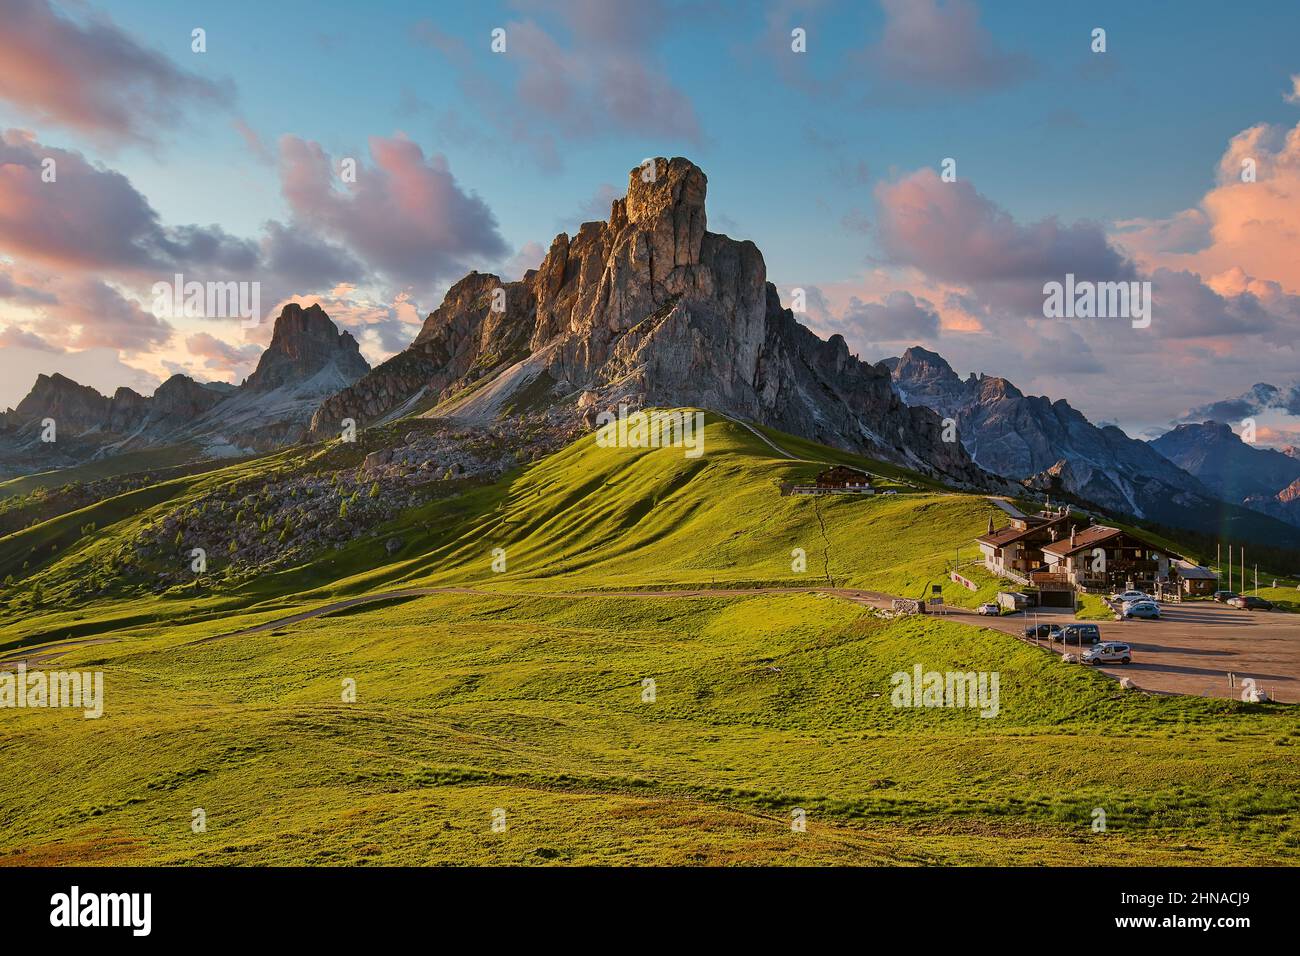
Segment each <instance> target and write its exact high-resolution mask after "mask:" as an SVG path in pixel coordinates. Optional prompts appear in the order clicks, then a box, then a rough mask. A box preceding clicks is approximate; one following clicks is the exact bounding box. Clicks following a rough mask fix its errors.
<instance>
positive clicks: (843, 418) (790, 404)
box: [313, 158, 990, 483]
mask: <svg viewBox="0 0 1300 956" xmlns="http://www.w3.org/2000/svg"><path fill="white" fill-rule="evenodd" d="M648 173H649V169H642V168H640V167H638V168H637V169H634V170H632V171H631V173H630V175H629V186H628V193H627V197H626V198H624V199H618V200H615V201H614V203H613V206H612V208H611V211H610V217H609V220H608V221H607V222H588V223H583V225H582V226H581V228H580V229H579V230H578V233H577V234H576V235H575V236H572V237H570V236H568V235H566V234H561V235H559V236H557V237H556V238H555V240H554V241H553V242H552V243H551V247H550V250H549V251H548V252H547V254H546V257H545V258H544V259H543V260H542V262H541V264H540V265H539V266H538V268H537V269H535V270H532V271H530V272H529V273H528V274H527V275H526V276H525V277H524V279H523V281H521V282H517V283H502V282H501V281H500V280H499V279H497V278H496V277H495V276H485V275H479V274H477V273H474V274H471V275H470V276H467V277H466V278H465V279H462V280H461V281H460V282H458V283H457V284H456V285H455V286H453V287H452V289H451V290H450V291H449V292H448V294H447V298H446V300H444V302H443V304H442V306H441V307H440V308H439V309H438V310H437V311H436V312H434V313H433V314H432V315H430V316H429V318H428V319H427V320H426V322H425V325H424V327H423V329H422V330H421V332H420V334H419V336H418V337H417V338H416V340H415V342H414V343H413V344H412V345H411V347H410V348H409V349H407V350H406V351H405V352H403V353H401V354H399V355H397V356H395V357H394V358H392V359H390V360H389V361H388V362H385V363H384V364H382V365H380V366H379V367H378V368H376V369H375V370H374V371H373V372H371V373H370V374H369V375H367V376H365V377H364V378H363V379H362V380H361V381H359V382H358V383H357V384H356V385H355V386H353V387H352V388H350V389H347V390H345V391H344V392H342V393H340V394H339V395H336V396H334V397H333V398H331V399H330V400H328V401H327V402H325V403H324V404H323V405H322V407H321V409H320V410H319V411H318V412H317V414H316V416H315V418H314V419H313V431H314V432H315V433H317V434H320V435H325V434H328V433H329V432H331V431H333V430H334V429H336V428H337V427H338V422H339V421H340V420H342V419H344V418H353V419H356V420H357V421H358V422H359V423H369V422H374V421H377V420H383V419H385V418H391V417H395V416H396V415H397V414H399V413H406V412H409V411H410V410H411V408H412V403H413V401H419V402H422V403H423V405H424V407H432V406H434V405H437V404H438V403H439V402H444V403H446V404H444V405H443V408H442V411H443V412H449V413H450V414H453V415H457V416H463V417H466V418H471V419H472V418H473V417H474V416H475V415H488V414H495V413H496V412H497V411H498V410H499V409H500V408H501V407H502V403H503V401H504V400H503V398H502V393H503V392H506V391H509V390H510V389H515V390H516V391H518V390H519V389H522V388H523V387H524V386H525V385H530V386H531V385H533V384H534V383H536V382H538V381H542V382H548V381H549V382H552V383H554V384H553V386H552V387H551V389H550V399H551V400H552V401H557V402H572V403H573V405H574V408H575V412H576V410H577V403H578V400H579V398H581V399H582V402H583V406H584V408H586V409H587V410H588V411H590V410H591V409H594V408H596V407H598V406H599V407H606V408H608V407H611V406H613V405H616V404H618V403H620V402H624V401H626V402H627V403H628V404H629V405H632V406H633V407H637V406H698V407H703V408H710V409H714V410H717V411H721V412H725V413H727V414H732V415H737V416H741V417H744V418H747V419H751V420H753V421H756V422H759V423H761V424H766V425H771V426H773V427H776V428H780V429H783V430H786V431H790V432H793V433H795V434H800V435H804V436H806V437H809V438H813V439H816V440H817V441H821V442H824V443H826V444H830V445H834V446H837V447H841V448H845V449H849V450H853V451H860V452H865V453H868V454H871V455H875V456H879V457H884V458H888V459H890V460H893V461H898V462H901V463H904V464H907V465H909V466H911V467H914V468H918V469H921V470H924V471H935V472H937V473H942V474H943V475H945V476H946V477H948V478H949V479H951V480H955V481H961V482H969V483H986V482H988V481H989V480H990V476H988V475H986V474H984V473H982V472H981V471H980V470H979V469H978V468H976V467H974V466H973V464H972V463H971V461H970V459H969V456H968V455H967V454H966V452H965V450H964V449H962V448H961V446H960V445H958V444H957V443H944V442H942V441H941V440H940V438H941V427H940V423H939V420H938V418H937V417H936V416H935V415H934V414H933V413H932V412H931V411H929V410H928V409H922V408H913V409H910V408H908V407H907V406H906V405H905V404H904V403H903V402H902V401H900V399H899V397H898V396H897V395H896V394H895V393H894V390H893V388H892V387H891V385H890V379H889V372H888V370H887V369H885V368H883V367H879V368H878V367H873V366H871V365H869V364H867V363H865V362H862V361H860V360H859V359H857V358H855V357H854V356H852V355H850V354H849V351H848V348H847V346H846V345H845V343H844V340H843V339H842V338H840V337H838V336H836V337H833V338H832V339H831V340H830V341H828V342H827V341H822V340H821V339H819V338H818V337H817V336H815V335H814V334H813V333H812V332H810V331H809V330H808V329H806V328H804V327H803V326H801V325H799V324H798V323H797V322H796V321H795V319H794V316H793V315H792V314H791V313H790V311H789V310H786V309H783V308H781V304H780V300H779V297H778V296H777V293H776V289H775V287H774V286H772V285H771V284H770V283H769V282H768V281H767V269H766V265H765V263H764V261H763V256H762V253H761V252H759V250H758V248H757V247H756V246H755V245H754V244H753V243H752V242H742V241H737V240H733V239H730V238H728V237H726V236H722V235H718V234H716V233H711V232H709V231H708V230H707V217H706V212H705V196H706V192H707V186H708V181H707V179H706V177H705V175H704V173H703V172H702V171H701V170H700V169H699V168H698V167H697V166H695V165H694V164H693V163H691V162H690V161H688V160H685V159H681V158H675V159H671V160H668V159H662V158H661V159H657V160H655V163H654V166H653V176H651V175H648ZM498 289H499V290H502V291H503V292H504V297H505V310H504V311H502V312H492V311H491V302H492V296H493V293H494V291H495V290H498ZM543 373H544V375H545V377H542V376H543ZM485 378H491V379H493V380H494V381H493V382H492V383H491V384H490V385H487V386H485V387H484V388H482V389H481V390H480V391H479V392H478V393H476V394H471V395H470V396H469V397H468V398H466V399H465V400H463V401H459V400H458V399H457V398H456V396H457V395H458V393H463V392H465V390H466V389H468V388H469V387H470V386H471V385H474V384H475V383H476V382H478V381H479V380H480V379H485ZM480 396H481V397H480Z"/></svg>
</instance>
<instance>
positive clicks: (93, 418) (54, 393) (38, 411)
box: [10, 372, 135, 432]
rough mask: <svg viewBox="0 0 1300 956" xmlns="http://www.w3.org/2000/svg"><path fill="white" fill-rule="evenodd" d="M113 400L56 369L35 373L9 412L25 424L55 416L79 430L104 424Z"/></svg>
mask: <svg viewBox="0 0 1300 956" xmlns="http://www.w3.org/2000/svg"><path fill="white" fill-rule="evenodd" d="M127 391H129V389H128V390H127ZM131 394H133V395H134V394H135V393H134V392H132V393H131ZM111 404H112V403H111V400H110V399H108V398H105V397H104V396H103V395H101V394H99V392H97V391H95V390H94V389H93V388H91V387H90V386H89V385H79V384H78V383H76V382H74V381H73V380H72V379H70V378H68V377H67V376H65V375H61V374H59V373H58V372H55V373H54V374H53V375H38V376H36V384H35V385H33V386H32V390H31V391H30V392H28V393H27V396H26V397H25V398H24V399H23V400H22V401H21V402H19V403H18V407H17V408H15V409H14V410H13V412H12V413H10V415H11V417H12V419H13V420H14V422H16V423H24V424H25V423H29V422H36V421H40V420H41V419H44V418H53V419H54V420H55V422H56V423H58V425H59V426H60V427H62V428H65V429H68V430H75V431H79V432H80V431H86V430H87V429H91V428H103V427H104V426H105V424H106V422H107V421H108V417H109V409H110V407H111Z"/></svg>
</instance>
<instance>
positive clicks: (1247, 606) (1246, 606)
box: [1228, 594, 1273, 611]
mask: <svg viewBox="0 0 1300 956" xmlns="http://www.w3.org/2000/svg"><path fill="white" fill-rule="evenodd" d="M1228 603H1229V604H1231V605H1232V606H1233V607H1239V608H1241V609H1242V610H1243V611H1271V610H1273V602H1271V601H1265V600H1264V599H1263V598H1261V597H1255V596H1254V595H1253V594H1243V595H1241V596H1240V597H1235V598H1230V599H1229V601H1228Z"/></svg>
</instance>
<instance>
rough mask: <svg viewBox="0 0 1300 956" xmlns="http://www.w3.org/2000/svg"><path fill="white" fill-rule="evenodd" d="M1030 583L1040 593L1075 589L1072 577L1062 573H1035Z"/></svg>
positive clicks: (1031, 576) (1030, 578) (1030, 577)
mask: <svg viewBox="0 0 1300 956" xmlns="http://www.w3.org/2000/svg"><path fill="white" fill-rule="evenodd" d="M1029 581H1030V583H1031V584H1033V585H1034V587H1036V588H1038V589H1039V590H1040V591H1069V590H1070V589H1072V588H1073V587H1074V583H1073V582H1072V581H1071V580H1070V576H1069V575H1068V574H1065V573H1064V572H1061V571H1035V572H1034V573H1033V574H1031V575H1030V576H1029Z"/></svg>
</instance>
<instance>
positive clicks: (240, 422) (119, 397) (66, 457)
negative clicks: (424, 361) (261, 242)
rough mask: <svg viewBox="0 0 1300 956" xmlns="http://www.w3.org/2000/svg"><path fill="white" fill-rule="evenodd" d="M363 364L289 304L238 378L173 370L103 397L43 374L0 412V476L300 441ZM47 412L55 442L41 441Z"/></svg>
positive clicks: (330, 326)
mask: <svg viewBox="0 0 1300 956" xmlns="http://www.w3.org/2000/svg"><path fill="white" fill-rule="evenodd" d="M369 368H370V365H369V363H368V362H366V360H365V358H364V357H363V356H362V355H361V352H360V349H359V348H358V346H357V342H356V340H355V339H354V338H353V337H352V335H351V334H350V333H348V332H340V331H339V330H338V328H337V327H336V326H335V325H334V323H333V322H332V321H331V320H330V318H329V316H327V315H326V314H325V312H324V311H323V310H322V309H321V307H320V306H319V305H312V306H310V307H308V308H305V309H304V308H303V307H302V306H300V305H298V304H297V303H289V304H288V305H286V306H285V307H284V309H283V310H282V311H281V313H280V316H279V317H278V318H277V319H276V322H275V327H274V329H273V331H272V338H271V344H270V346H268V348H267V349H266V351H264V352H263V353H262V355H261V358H260V359H259V361H258V365H257V369H256V371H254V373H253V374H252V375H250V376H249V377H248V378H247V379H246V380H245V381H244V382H243V383H242V384H240V385H239V386H232V385H229V384H226V383H219V382H218V383H206V384H205V383H200V382H196V381H195V380H194V379H192V378H190V377H189V376H187V375H181V374H176V375H173V376H172V377H171V378H169V379H167V381H165V382H163V383H162V384H161V385H159V386H158V388H157V389H156V390H155V391H154V393H153V395H151V396H144V395H141V394H140V393H138V392H136V391H134V390H132V389H129V388H119V389H117V391H115V392H114V393H113V395H112V397H107V396H104V395H101V394H100V393H99V392H98V391H96V390H95V389H93V388H91V387H90V386H87V385H80V384H78V383H77V382H75V381H73V380H72V379H70V378H68V377H67V376H64V375H61V374H58V373H55V374H53V375H45V374H41V375H38V376H37V378H36V383H35V385H33V386H32V390H31V391H30V392H29V393H28V394H27V396H26V397H24V398H23V400H22V401H21V402H19V403H18V406H17V407H16V408H13V409H11V410H9V411H7V412H3V413H0V474H3V475H5V476H11V475H14V474H20V473H24V472H25V471H32V470H48V469H50V468H61V467H68V466H70V465H74V464H79V463H81V462H83V461H88V460H91V459H94V458H97V457H103V456H105V455H111V454H117V453H120V452H126V451H135V450H140V449H144V448H151V447H160V446H164V445H178V444H193V445H194V446H195V448H196V452H198V453H202V454H207V455H212V456H228V455H238V454H245V453H253V452H258V451H268V450H271V449H273V448H276V447H279V446H280V445H282V444H285V443H286V442H292V441H297V440H299V439H301V438H302V437H303V436H304V435H305V434H306V432H307V426H308V424H309V423H310V420H311V415H312V412H313V411H314V410H315V409H316V407H317V406H318V405H319V404H320V402H321V401H322V400H323V399H324V398H326V397H327V396H328V395H331V394H333V393H334V392H337V391H338V390H339V389H341V388H345V387H347V385H349V384H351V383H352V382H354V381H356V380H357V379H358V378H360V377H361V376H362V375H364V374H365V373H366V372H367V371H368V370H369ZM49 419H52V420H53V421H54V426H55V441H54V442H53V443H48V442H43V441H42V440H41V436H42V432H43V430H44V429H43V426H42V422H43V421H45V420H49Z"/></svg>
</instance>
